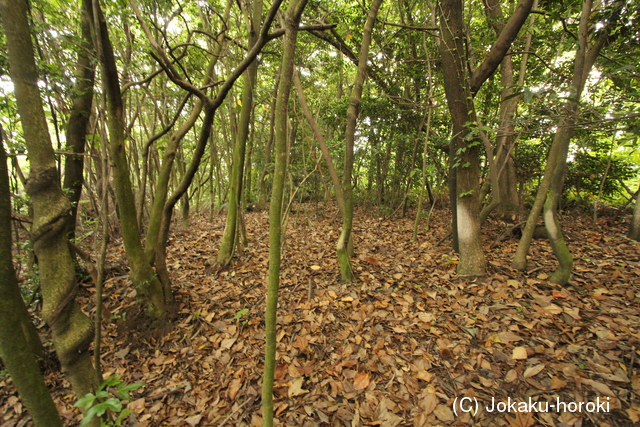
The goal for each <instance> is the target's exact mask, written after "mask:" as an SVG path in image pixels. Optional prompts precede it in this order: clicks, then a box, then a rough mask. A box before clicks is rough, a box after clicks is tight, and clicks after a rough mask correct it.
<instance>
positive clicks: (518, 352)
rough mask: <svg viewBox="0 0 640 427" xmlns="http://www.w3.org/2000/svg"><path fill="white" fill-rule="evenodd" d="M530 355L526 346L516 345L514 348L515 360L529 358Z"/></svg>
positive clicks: (512, 356) (512, 355)
mask: <svg viewBox="0 0 640 427" xmlns="http://www.w3.org/2000/svg"><path fill="white" fill-rule="evenodd" d="M528 357H529V356H528V355H527V349H526V348H525V347H515V348H514V349H513V353H512V354H511V358H512V359H514V360H522V359H527V358H528Z"/></svg>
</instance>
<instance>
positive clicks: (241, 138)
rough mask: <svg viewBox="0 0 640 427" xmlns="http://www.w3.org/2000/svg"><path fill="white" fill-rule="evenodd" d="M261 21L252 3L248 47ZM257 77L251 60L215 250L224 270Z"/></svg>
mask: <svg viewBox="0 0 640 427" xmlns="http://www.w3.org/2000/svg"><path fill="white" fill-rule="evenodd" d="M261 18H262V0H253V10H252V12H251V17H249V19H248V20H249V22H250V28H248V30H249V46H253V45H254V44H255V43H256V41H257V40H258V32H259V31H260V21H261ZM257 74H258V61H253V62H252V63H251V65H249V68H247V70H246V71H245V72H244V74H243V75H242V82H243V86H242V98H241V99H242V101H241V103H242V111H241V112H240V122H239V123H238V131H237V133H236V140H235V146H234V148H233V164H232V168H231V179H230V186H229V209H228V210H227V222H226V225H225V228H224V235H223V236H222V241H221V242H220V250H219V251H218V264H219V265H220V266H222V267H226V266H228V265H229V264H230V263H231V260H232V259H233V254H234V251H235V247H236V243H237V239H238V234H239V233H238V229H237V227H238V222H239V219H238V216H239V215H240V214H241V212H240V209H241V205H242V203H241V200H242V181H243V177H244V164H245V152H246V147H247V140H248V138H249V126H250V124H251V117H252V114H251V113H252V112H253V91H254V86H255V83H256V76H257Z"/></svg>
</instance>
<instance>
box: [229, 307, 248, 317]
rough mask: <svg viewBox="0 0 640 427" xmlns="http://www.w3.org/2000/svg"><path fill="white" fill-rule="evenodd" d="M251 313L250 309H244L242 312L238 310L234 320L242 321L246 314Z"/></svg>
mask: <svg viewBox="0 0 640 427" xmlns="http://www.w3.org/2000/svg"><path fill="white" fill-rule="evenodd" d="M248 312H249V309H248V308H243V309H242V310H238V312H237V313H236V315H235V316H233V318H234V319H240V318H241V317H242V316H244V315H245V314H247V313H248Z"/></svg>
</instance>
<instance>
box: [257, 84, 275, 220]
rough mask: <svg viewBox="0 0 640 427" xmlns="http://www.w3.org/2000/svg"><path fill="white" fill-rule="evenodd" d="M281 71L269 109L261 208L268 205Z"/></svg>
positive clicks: (261, 187)
mask: <svg viewBox="0 0 640 427" xmlns="http://www.w3.org/2000/svg"><path fill="white" fill-rule="evenodd" d="M279 76H280V73H278V78H277V79H276V84H275V87H274V88H273V95H272V100H271V104H270V105H269V111H270V112H271V118H270V120H269V123H270V126H269V139H267V144H266V146H265V147H264V168H263V169H262V173H261V174H260V201H259V202H258V204H259V205H260V207H261V208H265V207H266V206H267V176H268V175H269V164H270V163H271V147H272V145H273V139H274V135H275V122H276V119H275V117H276V100H277V99H278V87H279V86H280V84H279V79H280V77H279Z"/></svg>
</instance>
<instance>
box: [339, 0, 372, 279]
mask: <svg viewBox="0 0 640 427" xmlns="http://www.w3.org/2000/svg"><path fill="white" fill-rule="evenodd" d="M381 4H382V0H373V2H372V3H371V8H370V9H369V14H368V16H367V21H366V22H365V24H364V31H363V36H362V45H361V46H360V59H359V60H358V70H357V72H356V79H355V81H354V82H353V88H352V89H351V96H350V97H349V106H348V107H347V129H346V131H345V153H344V172H343V173H344V174H343V176H342V193H343V196H344V215H343V216H342V232H341V233H340V237H339V238H338V242H337V244H336V252H337V253H338V264H339V265H340V276H341V277H342V281H343V282H344V283H351V282H352V281H353V279H354V275H353V271H352V269H351V259H350V257H351V251H350V250H349V241H350V240H351V239H352V236H351V227H352V224H353V193H352V191H353V177H352V175H353V147H354V142H355V136H356V125H357V122H358V116H359V114H360V102H361V101H360V100H361V98H362V88H363V86H364V81H365V79H366V75H367V61H368V57H369V47H370V46H371V39H372V36H371V34H372V33H373V28H374V26H375V23H376V18H377V16H378V10H379V9H380V5H381Z"/></svg>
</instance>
